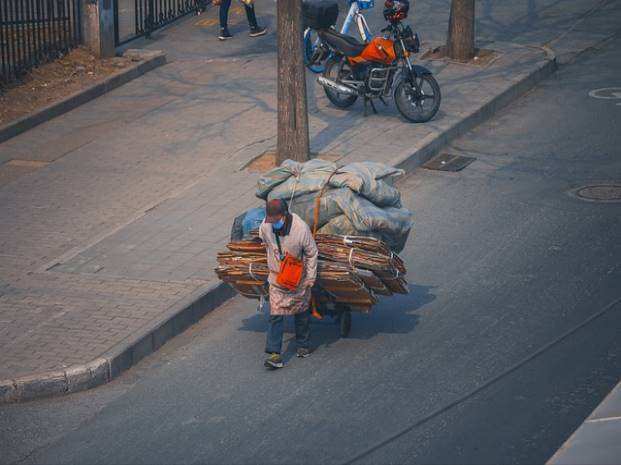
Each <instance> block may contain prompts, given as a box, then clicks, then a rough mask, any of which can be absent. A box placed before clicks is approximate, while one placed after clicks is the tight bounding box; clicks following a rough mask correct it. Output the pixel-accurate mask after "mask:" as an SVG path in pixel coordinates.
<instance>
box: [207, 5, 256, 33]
mask: <svg viewBox="0 0 621 465" xmlns="http://www.w3.org/2000/svg"><path fill="white" fill-rule="evenodd" d="M242 3H243V4H244V8H245V10H246V18H247V19H248V25H249V26H250V37H259V36H262V35H265V33H266V32H267V29H266V28H264V27H260V26H259V25H258V24H257V17H256V15H255V13H254V1H252V0H244V1H242ZM213 4H214V5H220V35H218V39H220V40H227V39H231V38H232V37H233V36H232V35H231V33H230V32H229V27H228V18H229V8H230V7H231V0H214V1H213Z"/></svg>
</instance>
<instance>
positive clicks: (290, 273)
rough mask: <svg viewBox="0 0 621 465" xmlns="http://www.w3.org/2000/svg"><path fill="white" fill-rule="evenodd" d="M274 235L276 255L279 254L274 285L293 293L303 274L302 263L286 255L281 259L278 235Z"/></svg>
mask: <svg viewBox="0 0 621 465" xmlns="http://www.w3.org/2000/svg"><path fill="white" fill-rule="evenodd" d="M274 235H275V236H276V243H277V244H278V253H279V254H280V271H279V272H278V276H277V277H276V284H278V285H279V286H280V287H282V288H284V289H289V290H290V291H294V290H296V289H297V288H298V286H299V285H300V282H301V281H302V275H303V274H304V262H303V261H302V260H300V259H297V258H295V257H292V256H291V255H289V254H286V255H285V256H284V257H283V254H282V248H281V246H280V239H279V238H278V234H276V233H274Z"/></svg>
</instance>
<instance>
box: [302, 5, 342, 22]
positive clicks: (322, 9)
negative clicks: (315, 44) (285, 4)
mask: <svg viewBox="0 0 621 465" xmlns="http://www.w3.org/2000/svg"><path fill="white" fill-rule="evenodd" d="M302 12H303V15H304V27H310V28H311V29H328V28H330V27H332V26H334V25H335V24H336V20H337V18H338V16H339V5H338V3H337V2H335V1H334V0H304V1H303V3H302Z"/></svg>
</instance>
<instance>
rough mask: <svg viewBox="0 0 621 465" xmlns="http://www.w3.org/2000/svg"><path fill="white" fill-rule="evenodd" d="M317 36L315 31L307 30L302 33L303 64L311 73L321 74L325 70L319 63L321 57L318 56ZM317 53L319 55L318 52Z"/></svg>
mask: <svg viewBox="0 0 621 465" xmlns="http://www.w3.org/2000/svg"><path fill="white" fill-rule="evenodd" d="M319 40H320V39H319V36H318V35H317V31H315V30H313V29H311V28H307V29H306V30H305V31H304V64H305V65H306V67H307V68H308V69H310V70H311V71H312V72H313V73H322V72H323V71H324V70H325V66H324V64H323V63H322V62H321V58H322V57H321V56H317V54H318V50H317V47H318V44H319ZM319 53H321V52H320V51H319Z"/></svg>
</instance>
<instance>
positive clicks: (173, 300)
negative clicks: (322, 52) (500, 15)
mask: <svg viewBox="0 0 621 465" xmlns="http://www.w3.org/2000/svg"><path fill="white" fill-rule="evenodd" d="M260 6H261V7H262V8H264V9H263V10H262V11H263V12H265V13H264V14H263V18H264V19H263V21H264V23H267V24H268V25H269V26H270V27H271V28H272V31H273V29H274V23H275V21H274V17H273V11H272V10H273V9H274V7H273V5H272V4H271V3H270V2H261V3H260ZM213 17H214V12H213V11H211V12H209V13H208V14H206V15H202V16H200V17H198V19H197V18H189V19H188V20H186V21H184V22H182V23H180V24H178V25H175V26H173V27H172V28H171V29H168V30H166V31H164V33H162V34H161V36H160V38H159V39H158V40H156V41H154V42H153V43H151V44H149V47H151V48H159V49H162V50H164V51H165V52H166V53H167V54H168V58H169V62H170V63H169V64H168V65H166V66H164V67H162V68H159V69H157V70H155V71H152V72H150V73H149V74H147V75H145V76H143V77H141V78H139V79H137V80H135V81H133V82H131V83H129V84H127V85H125V86H123V87H122V88H119V89H117V90H115V91H113V92H111V93H109V94H107V95H105V96H103V97H101V98H98V99H96V100H94V101H92V102H90V103H88V104H86V105H84V106H82V107H80V108H78V109H76V110H74V111H72V112H70V113H67V114H65V115H63V116H61V117H58V118H56V119H54V120H52V121H50V122H48V123H46V124H43V125H41V126H39V127H37V128H35V129H33V130H31V131H29V132H27V133H24V134H22V135H20V136H18V137H16V138H14V139H11V140H9V141H7V142H5V143H3V144H0V163H4V162H6V161H9V160H28V161H33V162H39V163H30V164H28V163H26V164H25V166H26V167H25V168H23V169H22V170H12V171H9V170H8V168H7V165H1V164H0V174H2V173H4V176H0V183H1V184H0V224H1V227H0V258H1V259H0V379H8V378H16V377H20V376H24V375H30V374H33V373H40V372H44V371H48V370H58V369H62V368H65V367H68V366H70V365H73V364H79V363H86V362H89V361H90V360H92V359H94V358H95V357H98V356H100V355H101V354H102V353H103V352H106V351H107V350H109V349H111V348H113V347H115V345H117V344H119V343H121V342H123V341H124V340H127V339H128V338H131V337H134V336H135V335H136V334H139V333H140V331H141V328H144V327H145V326H147V325H148V324H149V323H150V322H152V321H153V320H154V319H155V318H158V317H159V316H161V315H162V314H164V313H165V312H166V310H167V309H169V308H171V307H172V306H174V305H175V304H177V303H178V302H179V301H181V300H182V299H184V298H187V297H188V296H189V295H190V294H192V293H194V292H196V291H197V290H200V289H206V288H208V287H209V286H210V285H212V284H213V283H214V282H215V276H214V274H213V272H212V269H213V267H214V264H215V253H216V252H217V251H218V250H220V249H221V248H222V246H223V244H224V242H225V241H226V238H227V236H228V232H229V227H230V224H231V222H232V219H233V217H234V216H236V215H237V214H238V213H239V212H241V211H242V210H244V209H245V208H247V207H250V206H253V205H257V204H258V201H257V200H256V199H255V198H254V185H255V181H256V177H257V175H256V174H251V173H247V172H245V171H243V170H242V169H241V168H242V167H243V166H245V165H246V163H248V162H249V161H250V160H252V159H253V158H254V157H256V156H257V155H259V154H260V153H262V152H263V151H264V150H266V149H268V148H270V147H273V146H274V145H275V138H274V134H275V118H276V113H275V111H276V110H275V108H276V101H275V93H276V92H275V88H276V81H275V79H276V72H275V68H276V64H275V53H274V43H275V37H274V34H273V33H271V34H269V35H267V36H265V37H263V38H260V39H256V40H254V41H252V39H249V38H248V37H246V36H245V35H243V36H242V35H241V34H239V35H238V36H237V37H236V40H235V41H230V42H227V43H226V44H224V45H221V44H219V43H217V41H216V39H215V34H214V29H213V26H209V25H210V24H212V23H213V21H212V22H211V23H210V22H209V21H208V20H210V19H211V20H213ZM201 21H207V22H203V23H202V24H203V26H201V23H199V22H201ZM235 21H236V22H238V23H239V21H241V20H240V19H239V17H237V19H236V20H235ZM205 25H207V26H208V27H207V26H205ZM241 27H242V26H241V25H239V26H234V28H233V32H235V30H236V29H235V28H237V31H238V32H239V31H240V30H241V29H240V28H241ZM216 44H217V45H216ZM223 47H230V49H225V48H223ZM491 47H492V48H496V49H499V50H502V51H503V52H504V54H503V55H502V56H501V57H500V58H499V59H498V60H497V61H496V62H495V63H494V64H492V65H491V66H490V67H488V68H486V69H480V68H477V67H470V66H463V65H447V64H446V63H440V62H436V63H431V64H429V66H430V67H431V68H433V69H434V71H435V72H436V73H438V81H439V82H440V85H441V86H442V90H443V104H442V108H441V111H440V112H439V114H438V116H437V118H436V119H435V120H434V121H433V122H432V123H430V124H426V125H408V124H405V123H403V122H402V120H401V119H400V118H399V117H398V115H397V113H396V110H395V109H394V106H393V105H392V104H390V106H389V107H382V108H378V110H379V111H380V114H379V115H373V116H370V117H368V118H363V117H362V106H361V104H356V105H354V107H353V109H352V110H351V111H341V110H337V109H335V108H333V107H331V106H329V105H328V102H327V100H326V98H325V96H324V95H323V93H322V92H320V89H318V87H317V86H316V84H315V83H314V81H313V78H312V77H310V76H309V101H310V102H311V108H310V124H311V133H312V134H311V137H312V148H313V150H314V151H317V152H319V151H326V152H331V153H336V154H338V155H340V156H341V159H342V161H343V162H349V161H354V160H377V161H385V162H391V161H392V160H393V159H395V158H397V157H398V156H400V155H402V154H404V153H406V152H407V153H413V152H415V151H416V150H417V149H419V148H421V147H423V146H424V145H425V144H426V143H427V142H428V141H430V140H432V139H434V138H436V137H437V135H438V134H442V133H444V132H445V131H447V130H450V129H451V128H452V127H453V125H454V124H456V123H458V122H459V121H461V120H463V118H465V117H466V116H468V115H469V114H471V113H472V112H474V111H476V110H479V109H480V108H481V106H482V104H484V103H486V102H488V101H490V100H491V99H492V98H493V97H494V96H496V95H498V94H499V93H501V92H502V91H504V90H506V89H508V88H510V87H511V86H512V84H514V82H516V81H517V80H519V79H520V78H522V77H524V76H525V75H527V74H528V73H530V72H532V71H533V70H534V69H537V68H538V67H539V66H541V63H543V62H544V55H543V53H542V52H541V51H540V50H536V49H529V48H523V47H516V46H511V45H508V44H501V43H497V44H492V45H491ZM3 169H4V171H3Z"/></svg>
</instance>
